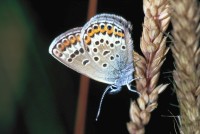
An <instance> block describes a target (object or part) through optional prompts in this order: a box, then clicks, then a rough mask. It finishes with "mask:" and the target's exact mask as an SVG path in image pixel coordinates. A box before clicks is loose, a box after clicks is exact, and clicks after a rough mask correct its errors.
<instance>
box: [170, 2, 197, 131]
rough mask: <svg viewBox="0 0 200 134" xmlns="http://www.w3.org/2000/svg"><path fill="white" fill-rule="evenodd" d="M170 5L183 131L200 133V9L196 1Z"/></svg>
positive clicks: (172, 47)
mask: <svg viewBox="0 0 200 134" xmlns="http://www.w3.org/2000/svg"><path fill="white" fill-rule="evenodd" d="M171 5H172V8H173V12H172V13H171V14H172V25H173V32H172V34H173V37H174V45H172V46H171V49H172V53H173V57H174V60H175V67H176V68H175V70H174V72H173V77H174V81H175V84H176V85H175V86H174V88H175V91H176V94H177V98H178V102H179V107H180V115H181V122H180V123H181V125H180V132H182V133H184V134H189V133H190V134H200V47H199V37H200V23H199V22H200V6H199V3H198V1H197V0H173V1H171Z"/></svg>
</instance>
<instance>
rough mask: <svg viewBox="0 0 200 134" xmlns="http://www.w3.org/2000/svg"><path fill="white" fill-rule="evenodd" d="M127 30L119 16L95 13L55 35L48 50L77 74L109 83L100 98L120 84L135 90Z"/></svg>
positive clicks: (129, 30) (130, 47) (130, 43)
mask: <svg viewBox="0 0 200 134" xmlns="http://www.w3.org/2000/svg"><path fill="white" fill-rule="evenodd" d="M131 30H132V25H131V23H130V22H128V21H126V20H125V19H124V18H123V17H120V16H117V15H113V14H99V15H96V16H94V17H92V18H91V19H90V20H89V21H88V22H87V23H86V24H85V25H84V26H83V27H78V28H73V29H71V30H68V31H66V32H64V33H63V34H61V35H59V36H58V37H56V38H55V39H54V40H53V42H52V43H51V45H50V47H49V53H50V54H51V55H52V56H53V57H54V58H56V59H57V60H58V61H60V62H61V63H63V64H64V65H66V66H67V67H69V68H71V69H73V70H75V71H77V72H78V73H80V74H83V75H85V76H87V77H89V78H91V79H94V80H96V81H99V82H103V83H106V84H109V86H108V87H107V88H106V90H105V91H104V94H103V95H102V99H103V97H104V95H105V93H106V92H109V93H116V92H119V91H120V90H121V87H122V86H124V85H126V86H127V88H128V89H129V90H130V91H133V92H136V91H135V90H133V89H131V86H130V84H131V82H132V81H133V80H134V77H133V72H134V63H133V54H132V53H133V41H132V38H131V33H130V32H131ZM102 99H101V102H100V107H101V103H102ZM98 115H99V111H98ZM98 115H97V116H98Z"/></svg>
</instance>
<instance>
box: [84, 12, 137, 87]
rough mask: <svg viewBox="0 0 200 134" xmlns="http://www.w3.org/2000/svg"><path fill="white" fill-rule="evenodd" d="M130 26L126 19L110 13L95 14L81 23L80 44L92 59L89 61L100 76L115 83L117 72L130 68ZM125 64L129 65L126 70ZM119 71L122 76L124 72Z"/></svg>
mask: <svg viewBox="0 0 200 134" xmlns="http://www.w3.org/2000/svg"><path fill="white" fill-rule="evenodd" d="M130 30H131V25H130V23H129V22H127V21H126V20H125V19H123V18H122V17H119V16H116V15H110V14H101V15H97V16H95V17H93V18H91V19H90V21H89V22H87V23H86V24H85V25H84V26H83V28H82V31H81V38H82V44H84V47H85V49H86V50H87V52H88V54H89V56H90V57H91V59H92V60H93V65H94V66H96V68H98V70H100V71H101V72H102V73H103V74H104V75H105V76H104V78H103V79H106V80H107V81H112V82H114V83H115V81H116V80H117V79H121V76H122V74H121V73H124V72H127V73H129V70H130V72H131V73H132V72H133V65H132V63H133V61H132V52H133V46H132V45H133V42H132V39H131V35H130ZM129 64H130V68H128V70H126V67H127V66H129ZM123 69H125V70H124V71H123ZM131 73H129V74H128V75H130V74H131ZM123 75H124V76H125V77H126V74H123ZM96 77H98V76H96Z"/></svg>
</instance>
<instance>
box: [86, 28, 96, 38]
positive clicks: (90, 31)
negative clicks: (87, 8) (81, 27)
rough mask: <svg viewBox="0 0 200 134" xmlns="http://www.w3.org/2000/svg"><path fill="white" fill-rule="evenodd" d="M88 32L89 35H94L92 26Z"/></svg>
mask: <svg viewBox="0 0 200 134" xmlns="http://www.w3.org/2000/svg"><path fill="white" fill-rule="evenodd" d="M87 33H88V35H89V36H90V37H92V36H93V35H94V32H93V29H92V28H91V27H89V28H88V29H87Z"/></svg>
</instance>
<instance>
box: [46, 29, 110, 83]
mask: <svg viewBox="0 0 200 134" xmlns="http://www.w3.org/2000/svg"><path fill="white" fill-rule="evenodd" d="M81 29H82V28H81V27H79V28H74V29H71V30H68V31H66V32H65V33H63V34H61V35H59V36H58V37H56V38H55V39H54V40H53V42H52V43H51V45H50V47H49V53H50V54H51V55H52V56H53V57H54V58H56V59H57V60H58V61H60V62H61V63H63V64H64V65H66V66H67V67H69V68H71V69H73V70H75V71H77V72H79V73H81V74H84V75H86V76H88V77H90V78H92V79H95V80H97V81H101V82H104V83H108V84H112V83H109V82H107V81H106V80H104V79H103V77H104V75H103V73H102V72H101V71H98V70H97V68H96V66H95V65H93V64H92V63H91V62H93V61H92V59H91V57H90V56H89V55H88V53H87V51H86V50H85V47H84V46H83V44H82V42H81V38H80V34H81ZM92 74H97V75H98V78H96V76H95V75H92Z"/></svg>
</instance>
